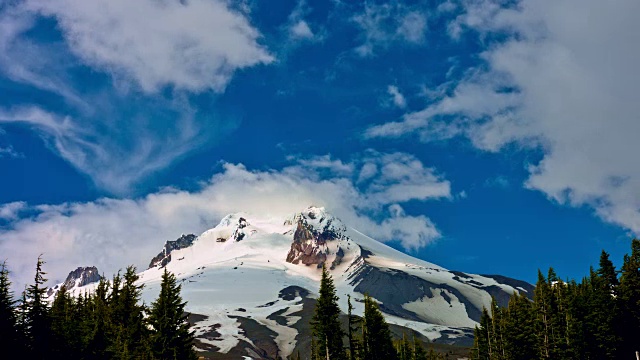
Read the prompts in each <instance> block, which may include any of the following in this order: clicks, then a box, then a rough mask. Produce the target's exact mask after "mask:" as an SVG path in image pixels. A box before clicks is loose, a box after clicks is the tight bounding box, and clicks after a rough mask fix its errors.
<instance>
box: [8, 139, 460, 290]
mask: <svg viewBox="0 0 640 360" xmlns="http://www.w3.org/2000/svg"><path fill="white" fill-rule="evenodd" d="M294 161H296V162H295V163H293V164H291V165H290V166H288V167H286V168H284V169H281V170H268V171H252V170H249V169H247V168H246V167H245V166H243V165H241V164H228V163H226V164H223V169H222V171H221V172H220V173H218V174H216V175H214V176H213V177H212V178H211V179H210V181H208V182H206V183H205V184H203V185H202V188H200V189H199V190H197V191H193V192H188V191H182V190H176V189H171V190H166V191H162V192H158V193H153V194H149V195H147V196H145V197H143V198H140V199H108V198H105V199H100V200H97V201H93V202H87V203H65V204H61V205H40V206H34V207H29V208H27V207H26V205H25V204H23V203H12V204H7V205H4V206H2V207H0V215H1V216H3V217H4V218H8V219H12V221H11V222H10V223H9V225H8V226H7V227H5V228H4V229H0V239H1V240H0V253H2V254H10V255H11V256H10V258H9V264H10V266H11V268H12V270H13V271H14V274H15V275H16V282H17V283H18V284H24V283H27V282H28V281H29V279H30V278H31V276H32V267H33V261H35V260H34V259H35V258H36V257H37V256H38V254H40V253H44V256H45V259H46V260H47V270H48V271H49V273H50V274H52V278H53V279H56V277H57V279H60V278H61V277H63V276H65V274H66V273H67V272H68V271H69V269H71V268H74V267H76V266H79V265H87V264H94V265H96V266H98V268H99V269H100V270H101V271H104V272H106V273H111V272H113V271H115V270H117V269H118V268H119V267H123V266H126V265H128V264H131V263H133V264H138V265H140V266H144V265H146V264H147V262H148V261H149V258H150V257H151V256H153V254H154V253H156V252H157V250H158V249H159V248H160V247H161V246H162V243H163V242H164V241H165V240H171V239H175V238H177V237H178V236H180V234H181V233H186V232H193V233H199V232H202V231H204V230H206V229H208V228H210V227H213V226H215V225H216V223H217V222H218V221H219V220H220V219H221V218H222V217H223V216H225V215H226V214H228V213H232V212H238V211H245V212H249V213H257V214H271V215H273V216H285V215H289V214H292V213H294V212H297V211H301V210H303V209H305V208H306V207H307V206H309V205H312V204H313V205H317V206H325V207H327V209H328V210H329V211H331V212H332V213H334V214H335V215H336V216H338V217H340V218H341V219H343V220H344V221H345V222H346V223H347V224H348V225H350V226H353V227H354V228H357V229H359V230H360V231H362V232H364V233H366V234H368V235H370V236H372V237H374V238H377V239H378V240H381V241H400V242H401V243H402V245H403V246H404V247H406V248H408V249H415V248H420V247H423V246H426V245H427V244H428V243H429V242H431V241H433V240H434V239H436V238H438V237H439V236H440V232H439V231H438V229H437V228H436V226H435V225H434V224H433V223H432V222H431V220H430V219H429V218H428V217H426V216H424V215H411V214H407V213H406V212H405V210H404V209H403V208H402V206H401V204H402V203H404V202H407V201H412V200H413V201H416V200H417V201H426V200H431V199H441V198H449V197H450V185H449V182H448V181H446V180H445V179H443V178H441V177H440V176H438V175H437V174H436V173H435V172H434V170H433V169H430V168H428V167H426V166H424V165H423V164H422V163H421V162H420V161H419V160H417V159H416V158H415V157H413V156H411V155H408V154H404V153H393V154H380V153H377V152H374V151H369V152H367V153H366V154H363V155H362V156H361V157H359V158H357V159H354V160H353V161H350V162H342V165H343V166H339V167H337V168H336V167H331V169H335V170H336V172H326V171H323V170H326V169H327V167H326V166H325V165H326V163H325V162H322V161H313V159H311V160H309V161H305V160H302V161H300V162H297V160H294ZM331 163H333V164H336V162H335V161H333V160H332V162H331ZM367 164H375V165H376V166H375V167H376V169H377V170H376V171H373V172H370V174H369V176H367V179H366V182H365V183H361V184H356V178H357V176H358V174H359V173H360V172H361V170H362V169H364V168H365V167H366V166H367ZM344 166H347V167H350V168H352V169H353V171H352V172H351V173H345V171H344V170H345V168H344ZM25 209H27V210H29V212H30V214H31V215H32V216H31V217H29V218H24V219H18V218H17V217H16V216H15V214H17V213H18V212H19V211H24V210H25Z"/></svg>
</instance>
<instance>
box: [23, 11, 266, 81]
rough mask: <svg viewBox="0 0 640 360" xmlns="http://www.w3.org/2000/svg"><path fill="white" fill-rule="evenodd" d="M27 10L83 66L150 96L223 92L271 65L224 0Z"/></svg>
mask: <svg viewBox="0 0 640 360" xmlns="http://www.w3.org/2000/svg"><path fill="white" fill-rule="evenodd" d="M23 6H24V9H26V10H29V11H30V12H32V13H35V14H41V15H44V16H49V17H53V18H55V19H56V20H57V22H58V25H59V27H60V28H61V29H62V31H63V33H64V36H65V39H66V41H67V43H68V45H69V48H70V49H71V50H72V51H73V53H74V54H76V55H77V56H78V57H79V58H80V59H82V61H84V62H85V63H87V64H88V65H90V66H92V67H95V68H99V69H101V70H106V71H108V72H111V73H112V74H113V75H114V76H115V77H117V78H123V79H133V80H135V81H136V82H137V84H138V85H140V87H141V88H142V89H144V90H145V91H147V92H154V91H157V90H159V89H161V88H163V87H164V86H173V87H175V88H177V89H185V90H190V91H201V90H206V89H213V90H216V91H222V90H223V89H224V88H225V86H226V85H227V83H228V82H229V80H230V78H231V76H232V75H233V72H234V71H235V70H237V69H241V68H245V67H248V66H253V65H256V64H260V63H270V62H272V61H273V57H272V56H271V55H270V54H269V53H268V52H267V51H266V49H264V48H263V47H262V46H261V45H259V44H258V39H259V37H260V33H259V32H258V31H257V30H256V29H255V28H253V27H252V26H251V24H250V23H249V21H248V20H247V18H246V17H245V16H244V15H243V14H240V13H238V12H236V11H234V10H232V9H230V8H229V7H228V6H227V4H226V2H224V1H219V0H192V1H177V0H176V1H155V0H142V1H136V2H134V3H131V2H130V1H126V0H115V1H114V0H97V1H82V0H25V1H24V3H23Z"/></svg>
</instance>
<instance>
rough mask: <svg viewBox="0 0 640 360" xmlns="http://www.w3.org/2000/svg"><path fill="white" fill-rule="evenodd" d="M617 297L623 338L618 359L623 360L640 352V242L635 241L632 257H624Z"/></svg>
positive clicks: (632, 246)
mask: <svg viewBox="0 0 640 360" xmlns="http://www.w3.org/2000/svg"><path fill="white" fill-rule="evenodd" d="M617 295H618V297H617V300H618V303H619V305H620V317H619V322H618V326H619V328H618V330H619V334H620V335H621V336H622V338H623V342H622V344H621V347H620V352H619V353H618V357H619V358H621V359H622V358H627V357H631V356H633V354H635V352H636V351H640V340H639V339H640V240H633V242H632V243H631V256H629V255H625V257H624V261H623V263H622V269H621V271H620V285H619V286H618V289H617Z"/></svg>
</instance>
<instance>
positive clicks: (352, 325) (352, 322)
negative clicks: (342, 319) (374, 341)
mask: <svg viewBox="0 0 640 360" xmlns="http://www.w3.org/2000/svg"><path fill="white" fill-rule="evenodd" d="M347 310H348V312H347V329H348V332H347V336H348V338H349V360H356V359H360V358H361V356H360V348H361V346H360V341H358V339H357V338H356V331H357V328H358V324H360V323H361V322H362V320H361V319H360V318H359V317H358V316H356V315H353V305H351V295H347Z"/></svg>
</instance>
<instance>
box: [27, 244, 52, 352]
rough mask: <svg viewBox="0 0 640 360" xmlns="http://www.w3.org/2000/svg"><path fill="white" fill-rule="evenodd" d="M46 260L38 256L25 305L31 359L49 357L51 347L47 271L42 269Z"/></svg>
mask: <svg viewBox="0 0 640 360" xmlns="http://www.w3.org/2000/svg"><path fill="white" fill-rule="evenodd" d="M42 265H44V260H42V256H39V257H38V262H37V263H36V275H35V277H34V283H33V284H32V285H30V286H29V287H28V288H27V291H26V302H25V303H24V305H25V328H26V329H25V330H26V341H27V349H28V352H29V354H30V358H31V359H45V358H48V357H49V350H50V347H51V321H50V318H49V305H48V303H47V301H46V300H45V294H46V291H47V288H46V287H45V286H44V283H45V282H46V281H47V279H45V278H44V275H46V273H45V272H44V271H43V270H42Z"/></svg>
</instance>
